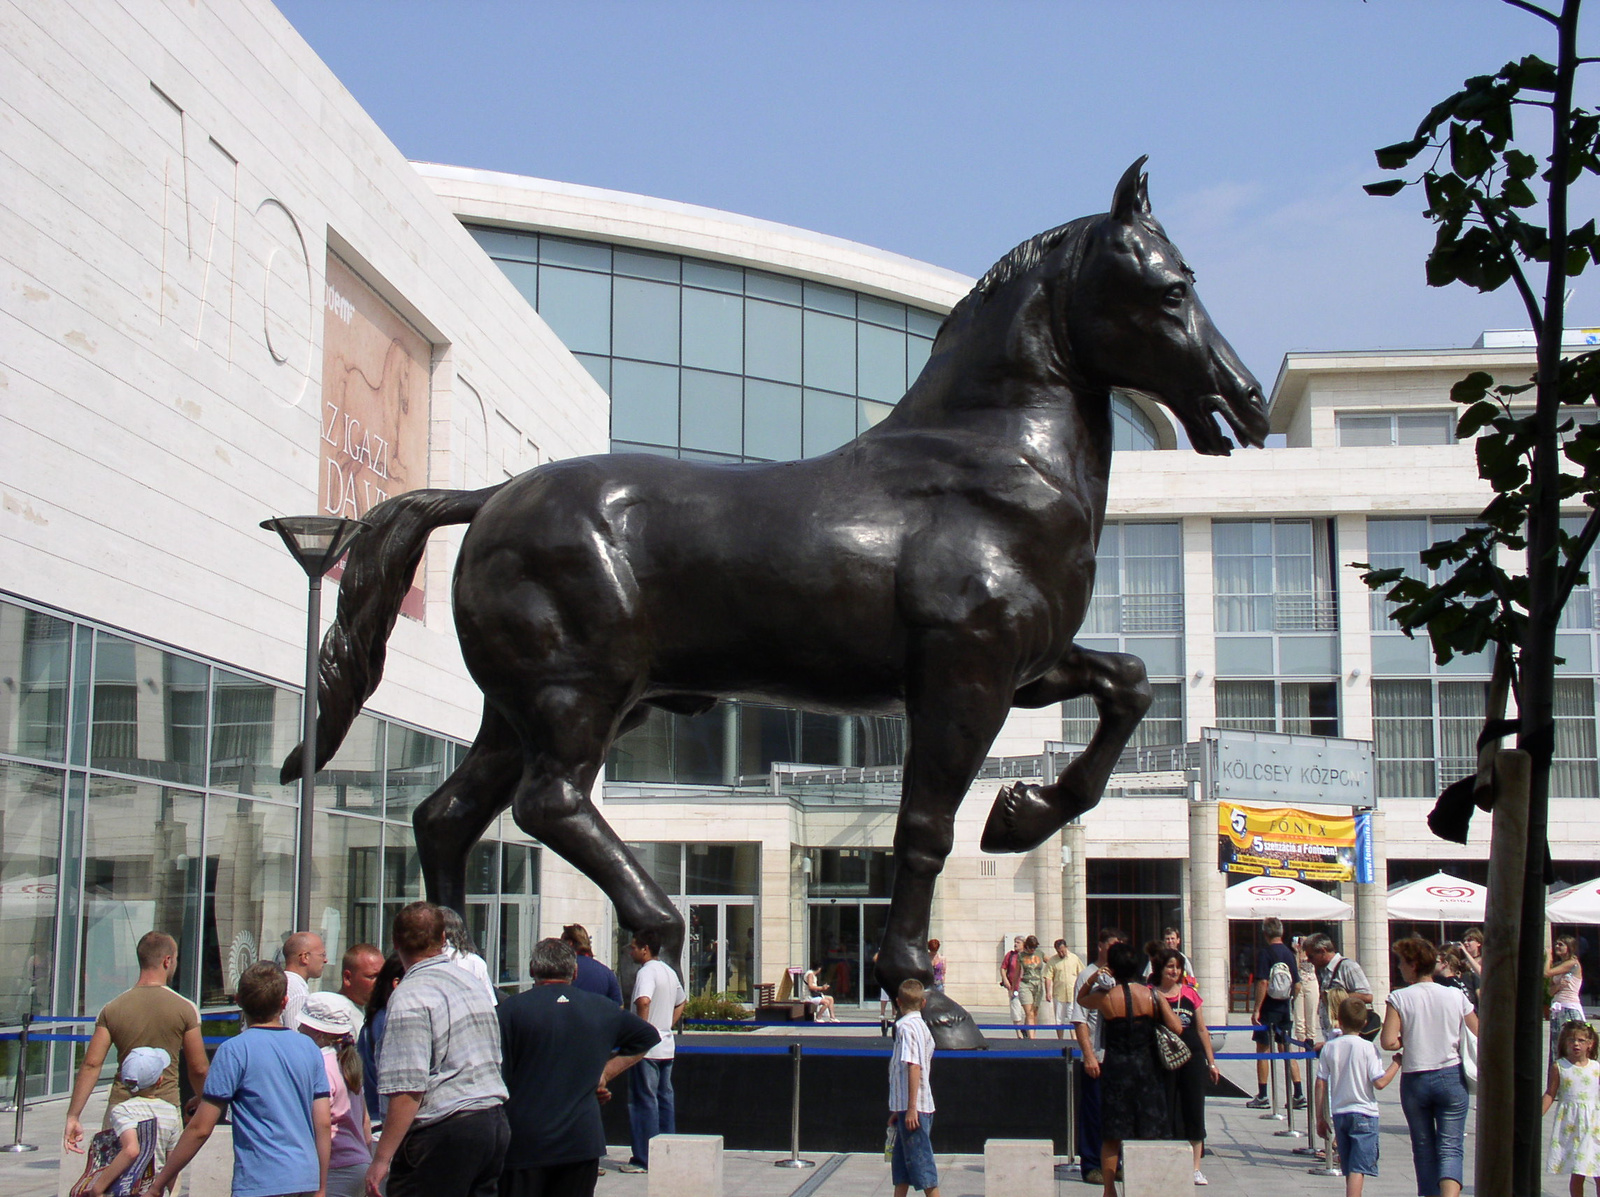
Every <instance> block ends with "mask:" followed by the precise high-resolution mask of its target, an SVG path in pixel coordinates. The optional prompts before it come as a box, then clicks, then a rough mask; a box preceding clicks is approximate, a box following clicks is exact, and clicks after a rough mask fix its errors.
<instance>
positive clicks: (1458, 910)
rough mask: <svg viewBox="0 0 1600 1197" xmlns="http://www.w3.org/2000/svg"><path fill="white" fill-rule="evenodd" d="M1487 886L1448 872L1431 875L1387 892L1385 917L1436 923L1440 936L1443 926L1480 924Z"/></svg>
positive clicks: (1486, 895) (1442, 932)
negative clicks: (1387, 901)
mask: <svg viewBox="0 0 1600 1197" xmlns="http://www.w3.org/2000/svg"><path fill="white" fill-rule="evenodd" d="M1488 894H1489V890H1488V887H1487V886H1482V885H1479V884H1477V883H1476V882H1474V881H1467V880H1464V879H1463V878H1460V877H1452V876H1451V875H1450V874H1449V873H1435V874H1434V875H1433V876H1432V877H1424V878H1423V879H1422V880H1421V881H1413V882H1411V884H1409V885H1402V886H1400V887H1399V888H1397V889H1392V890H1390V891H1389V917H1390V918H1392V919H1410V920H1411V921H1413V922H1418V923H1438V924H1439V925H1440V932H1439V933H1440V935H1441V936H1442V935H1443V934H1444V924H1445V923H1481V922H1483V905H1484V899H1485V898H1486V897H1488Z"/></svg>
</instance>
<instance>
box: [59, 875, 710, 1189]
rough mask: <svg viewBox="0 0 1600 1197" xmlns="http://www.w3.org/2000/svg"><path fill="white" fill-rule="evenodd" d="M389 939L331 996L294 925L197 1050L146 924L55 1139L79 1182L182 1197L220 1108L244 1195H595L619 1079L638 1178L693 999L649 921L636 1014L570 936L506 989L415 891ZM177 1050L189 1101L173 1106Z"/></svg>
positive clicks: (580, 936)
mask: <svg viewBox="0 0 1600 1197" xmlns="http://www.w3.org/2000/svg"><path fill="white" fill-rule="evenodd" d="M392 935H393V951H391V952H390V953H388V954H387V955H385V953H383V952H382V951H381V950H380V949H379V948H378V947H376V946H375V945H372V944H357V945H355V946H354V947H352V948H350V950H349V951H347V952H346V953H345V954H344V957H343V960H342V961H341V974H340V985H339V988H338V990H337V991H336V992H335V991H331V990H328V991H318V990H316V989H314V988H313V983H314V982H315V981H316V980H318V979H319V978H320V976H321V973H322V971H323V968H324V966H325V964H326V961H327V954H326V951H325V948H324V945H323V942H322V940H321V938H320V937H319V936H317V935H316V934H315V933H312V932H297V933H295V934H293V935H290V936H289V937H288V938H287V939H286V940H285V941H284V945H283V962H282V963H281V964H279V963H277V962H275V961H270V960H263V961H258V962H257V963H255V964H253V965H251V966H250V967H248V968H246V969H245V970H244V971H243V973H242V974H241V975H240V977H239V979H238V983H237V987H236V994H235V996H236V1000H237V1002H238V1005H239V1011H240V1017H241V1021H242V1023H243V1029H242V1030H241V1031H240V1033H239V1034H237V1035H235V1036H232V1037H231V1038H228V1039H226V1040H225V1041H224V1042H223V1043H222V1044H221V1045H220V1046H219V1047H218V1048H217V1050H216V1054H215V1056H214V1057H213V1058H211V1059H210V1060H209V1061H208V1060H207V1057H206V1051H205V1046H204V1043H203V1040H202V1036H201V1033H200V1017H199V1012H198V1010H196V1008H195V1006H194V1004H193V1003H192V1002H190V1001H188V1000H187V999H186V998H183V997H181V996H180V995H178V994H177V993H175V992H173V991H172V989H170V988H169V987H168V984H167V982H168V981H169V980H170V978H171V976H172V973H173V970H174V969H175V968H176V966H177V945H176V943H175V942H174V941H173V940H172V938H171V937H170V936H167V935H164V934H162V933H160V932H155V931H152V932H150V933H149V934H147V935H145V936H144V937H143V938H142V939H141V940H140V941H139V944H138V947H137V953H138V959H139V977H138V980H137V981H136V983H135V984H134V986H133V988H132V989H130V990H128V991H127V992H126V993H124V994H122V995H121V996H119V997H118V998H116V999H114V1000H113V1001H111V1002H108V1003H107V1004H106V1006H105V1007H104V1009H103V1010H102V1011H101V1013H100V1016H99V1018H98V1020H97V1021H96V1024H95V1029H94V1033H93V1035H92V1036H91V1037H90V1042H89V1045H88V1048H87V1050H86V1052H85V1056H84V1061H83V1065H82V1067H81V1069H80V1070H79V1072H78V1075H77V1078H76V1082H75V1084H74V1087H73V1093H72V1098H71V1101H70V1104H69V1108H68V1112H67V1121H66V1129H65V1132H64V1136H63V1146H64V1147H65V1149H66V1150H68V1151H83V1150H85V1147H86V1146H87V1147H88V1157H89V1158H88V1160H87V1163H86V1168H85V1173H84V1177H83V1179H82V1180H81V1181H80V1182H79V1186H78V1187H77V1188H76V1189H75V1190H74V1191H75V1192H76V1193H83V1194H92V1195H94V1197H99V1195H100V1194H107V1193H110V1194H114V1195H116V1197H127V1195H132V1194H145V1195H148V1197H161V1195H162V1194H165V1193H168V1192H171V1191H173V1189H174V1186H175V1184H176V1182H177V1179H178V1177H179V1175H180V1173H181V1172H182V1171H183V1169H184V1168H185V1167H186V1166H187V1165H188V1164H189V1163H190V1161H192V1160H193V1159H194V1158H195V1156H196V1155H197V1154H198V1153H199V1152H200V1151H202V1150H203V1149H204V1148H205V1145H206V1143H207V1141H208V1140H209V1139H210V1137H211V1136H212V1134H213V1133H214V1131H215V1129H216V1127H217V1125H218V1124H219V1122H220V1121H221V1119H222V1118H223V1116H224V1114H225V1113H226V1115H227V1117H228V1120H229V1122H230V1123H231V1124H232V1139H233V1183H232V1189H231V1191H232V1192H233V1193H234V1194H236V1195H237V1197H275V1195H278V1194H288V1193H325V1194H327V1195H328V1197H363V1195H366V1197H380V1195H383V1194H387V1195H388V1197H452V1195H457V1194H459V1195H461V1197H468V1195H471V1197H489V1195H490V1194H496V1195H498V1197H568V1195H583V1194H590V1193H593V1191H594V1189H595V1183H596V1180H597V1179H598V1176H599V1174H600V1169H599V1162H600V1160H601V1158H602V1157H603V1156H604V1155H605V1136H604V1133H603V1131H602V1129H601V1121H600V1105H601V1103H603V1102H605V1101H608V1100H610V1097H611V1091H610V1087H609V1086H610V1084H611V1083H612V1082H613V1081H614V1080H615V1079H616V1078H617V1077H618V1076H620V1075H621V1074H622V1073H624V1072H628V1073H629V1080H630V1093H629V1121H630V1127H631V1135H632V1155H631V1158H630V1159H629V1161H628V1163H627V1164H624V1165H623V1166H622V1169H621V1170H622V1171H633V1172H643V1171H646V1170H647V1169H648V1167H649V1154H650V1140H651V1139H652V1138H654V1137H655V1136H656V1135H658V1134H663V1133H671V1132H673V1131H674V1130H675V1127H676V1121H675V1109H674V1102H673V1090H672V1064H673V1056H674V1046H673V1031H672V1028H673V1025H674V1024H675V1023H676V1022H677V1021H678V1020H679V1018H680V1017H681V1016H682V1013H683V1006H684V1003H685V1000H686V995H685V993H684V990H683V986H682V983H681V982H680V981H679V979H678V975H677V974H676V973H675V972H674V971H673V970H672V969H671V968H669V967H668V966H667V965H666V964H665V963H664V962H662V961H660V960H659V959H658V957H659V955H660V952H661V941H660V938H659V936H658V935H657V934H656V933H655V932H652V931H643V932H640V933H639V934H638V935H636V936H635V937H634V939H633V942H632V945H631V951H632V955H633V959H634V961H635V962H636V963H637V964H638V965H639V969H638V973H637V975H636V977H635V980H634V985H633V993H632V998H631V1000H630V1002H629V1003H628V1004H627V1005H624V1003H623V1001H622V990H621V986H620V984H619V982H618V979H617V976H616V974H615V973H613V972H612V971H611V970H610V969H609V968H607V967H606V966H605V965H603V964H601V963H600V962H598V961H596V960H595V959H594V958H593V953H592V950H591V947H590V940H589V935H588V932H587V931H586V930H585V929H584V928H583V927H581V926H577V925H573V926H569V927H567V928H566V929H565V931H564V932H563V934H562V937H561V938H560V939H554V938H552V939H545V940H541V941H540V942H539V943H538V945H536V947H535V948H534V950H533V955H532V959H531V961H530V965H529V972H530V976H531V977H532V980H533V982H534V984H533V987H532V988H531V989H529V990H527V991H525V992H522V993H517V994H513V995H511V996H509V997H505V998H504V999H502V998H501V996H500V995H499V994H498V993H497V992H496V991H495V989H494V988H493V986H492V985H491V984H490V981H489V973H488V969H487V967H486V966H485V964H484V961H483V958H482V957H481V956H480V955H478V954H477V952H476V951H475V950H474V948H473V946H472V943H471V940H470V938H469V937H468V935H467V932H466V928H465V927H464V926H463V925H462V923H461V920H460V918H459V917H458V916H456V915H455V912H453V911H451V910H448V909H447V908H443V907H438V906H434V905H432V904H430V903H427V902H413V903H411V904H410V905H408V906H406V907H404V908H403V909H402V910H400V912H399V913H398V914H397V915H396V916H395V919H394V923H393V927H392ZM113 1047H114V1048H115V1049H116V1052H117V1069H116V1080H115V1081H114V1082H113V1085H112V1088H111V1092H110V1094H109V1096H108V1103H107V1113H106V1119H105V1123H104V1128H103V1129H102V1130H101V1131H100V1132H99V1133H98V1134H96V1135H95V1136H93V1138H92V1140H91V1142H90V1143H89V1144H87V1145H86V1144H85V1142H84V1139H85V1132H84V1128H83V1125H82V1115H83V1111H84V1108H85V1106H86V1105H87V1102H88V1099H89V1096H90V1094H91V1092H92V1091H93V1089H94V1086H95V1084H96V1082H97V1081H98V1079H99V1077H100V1074H101V1070H102V1068H103V1066H104V1064H105V1061H106V1058H107V1055H108V1054H109V1052H110V1051H111V1049H112V1048H113ZM180 1060H181V1061H182V1064H183V1066H184V1068H185V1070H186V1071H187V1074H188V1079H189V1084H190V1086H191V1088H192V1089H193V1090H194V1093H195V1097H194V1098H193V1099H192V1100H191V1101H190V1102H189V1103H188V1109H187V1110H186V1111H180V1108H179V1093H180V1089H179V1083H178V1066H179V1061H180ZM185 1114H186V1115H187V1121H186V1123H185V1120H184V1115H185Z"/></svg>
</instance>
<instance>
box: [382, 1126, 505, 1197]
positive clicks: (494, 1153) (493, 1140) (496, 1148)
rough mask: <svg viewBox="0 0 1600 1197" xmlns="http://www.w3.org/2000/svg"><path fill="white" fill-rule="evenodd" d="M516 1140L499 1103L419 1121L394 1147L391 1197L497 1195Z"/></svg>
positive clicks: (390, 1183) (390, 1171)
mask: <svg viewBox="0 0 1600 1197" xmlns="http://www.w3.org/2000/svg"><path fill="white" fill-rule="evenodd" d="M510 1143H511V1128H510V1127H509V1126H507V1125H506V1114H505V1111H504V1110H502V1109H501V1108H500V1107H499V1106H494V1107H492V1108H490V1109H487V1110H465V1111H463V1112H462V1113H460V1114H451V1115H450V1116H449V1117H448V1118H441V1119H440V1120H439V1121H438V1122H430V1123H428V1125H426V1126H413V1127H412V1128H411V1130H410V1131H409V1132H408V1133H407V1134H406V1137H405V1138H404V1139H403V1140H401V1142H400V1150H399V1151H397V1152H395V1153H394V1164H393V1165H392V1166H391V1167H390V1169H389V1197H452V1195H459V1197H496V1195H497V1194H498V1193H499V1191H500V1169H501V1166H502V1165H503V1164H504V1163H505V1159H506V1147H507V1146H509V1145H510Z"/></svg>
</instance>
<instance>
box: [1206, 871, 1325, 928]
mask: <svg viewBox="0 0 1600 1197" xmlns="http://www.w3.org/2000/svg"><path fill="white" fill-rule="evenodd" d="M1223 905H1224V907H1225V909H1226V910H1227V912H1228V917H1229V918H1230V919H1264V918H1269V917H1277V918H1280V919H1322V920H1325V921H1329V922H1335V923H1340V922H1343V921H1345V920H1346V919H1348V918H1351V917H1353V916H1354V914H1355V911H1354V909H1353V908H1352V907H1351V905H1350V903H1348V902H1341V901H1340V900H1339V899H1338V898H1335V897H1332V896H1331V895H1329V894H1325V893H1323V892H1322V891H1321V890H1320V889H1313V888H1312V887H1311V886H1309V885H1303V884H1301V883H1300V882H1298V881H1294V880H1291V879H1290V878H1287V877H1253V878H1251V879H1250V880H1249V881H1245V882H1242V883H1240V884H1239V885H1230V886H1229V887H1228V893H1227V897H1226V898H1225V899H1224V902H1223Z"/></svg>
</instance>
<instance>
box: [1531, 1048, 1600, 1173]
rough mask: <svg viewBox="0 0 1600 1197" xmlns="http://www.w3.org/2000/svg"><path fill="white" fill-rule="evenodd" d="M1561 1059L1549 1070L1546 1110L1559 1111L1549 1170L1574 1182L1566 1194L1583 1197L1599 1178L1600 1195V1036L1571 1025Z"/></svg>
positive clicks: (1561, 1049)
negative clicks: (1589, 1184) (1585, 1187)
mask: <svg viewBox="0 0 1600 1197" xmlns="http://www.w3.org/2000/svg"><path fill="white" fill-rule="evenodd" d="M1556 1051H1557V1054H1558V1057H1559V1058H1558V1059H1556V1060H1555V1061H1553V1062H1552V1063H1551V1065H1550V1083H1549V1085H1548V1086H1547V1087H1546V1088H1545V1091H1544V1109H1545V1110H1547V1111H1548V1110H1549V1109H1550V1107H1551V1106H1552V1105H1554V1106H1555V1107H1556V1122H1555V1126H1554V1127H1552V1128H1551V1132H1550V1153H1549V1155H1548V1156H1547V1157H1546V1160H1545V1170H1546V1171H1547V1172H1550V1173H1552V1174H1557V1173H1567V1174H1569V1175H1570V1176H1571V1178H1572V1179H1571V1180H1570V1181H1569V1182H1568V1186H1567V1192H1568V1193H1570V1194H1571V1197H1583V1185H1584V1181H1585V1180H1586V1179H1587V1178H1589V1177H1591V1176H1592V1177H1595V1178H1596V1180H1595V1191H1596V1192H1597V1193H1600V1062H1597V1061H1596V1059H1595V1055H1596V1053H1597V1051H1600V1036H1596V1034H1595V1030H1594V1028H1593V1027H1592V1026H1590V1025H1589V1024H1588V1023H1586V1022H1569V1023H1567V1024H1566V1026H1564V1027H1562V1028H1561V1038H1560V1039H1559V1040H1558V1041H1557V1043H1556Z"/></svg>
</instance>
